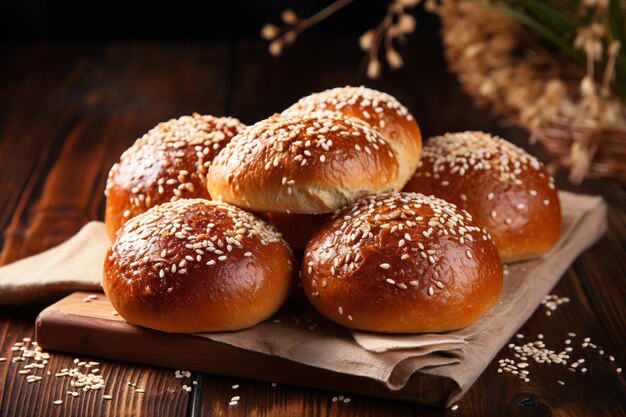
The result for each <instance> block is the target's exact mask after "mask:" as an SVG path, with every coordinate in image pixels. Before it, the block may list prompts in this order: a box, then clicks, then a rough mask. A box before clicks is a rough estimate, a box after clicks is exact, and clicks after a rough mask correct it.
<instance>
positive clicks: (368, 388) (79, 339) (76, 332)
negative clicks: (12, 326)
mask: <svg viewBox="0 0 626 417" xmlns="http://www.w3.org/2000/svg"><path fill="white" fill-rule="evenodd" d="M85 294H89V293H85V292H78V293H74V294H71V295H69V296H68V297H66V298H64V299H62V300H60V301H58V302H57V303H55V304H53V305H51V306H49V307H48V308H46V309H45V310H43V311H42V312H41V313H40V314H39V316H38V317H37V320H36V325H35V338H36V340H37V342H38V343H39V344H40V346H41V347H42V348H43V349H45V350H49V351H62V352H68V353H73V354H77V355H88V356H89V357H101V358H108V359H114V360H119V361H123V362H130V363H140V364H145V365H151V366H159V367H165V368H171V369H186V370H191V371H197V372H203V373H208V374H214V375H220V376H226V377H230V378H242V379H250V380H255V381H261V382H276V383H279V384H284V385H295V386H299V387H303V388H314V389H320V390H324V391H333V392H341V393H348V392H349V393H354V394H357V395H364V396H371V397H377V398H384V399H389V400H395V401H404V402H411V403H419V404H425V405H432V406H440V407H443V406H445V403H446V400H447V398H448V396H449V395H450V393H451V392H452V391H453V390H454V389H456V388H457V386H456V383H455V382H454V381H453V380H451V379H449V378H444V377H440V376H436V375H429V374H425V373H415V374H414V375H413V376H412V377H411V379H410V380H409V382H408V383H407V384H406V386H405V388H403V389H401V390H398V391H393V390H390V389H388V388H387V387H385V386H384V385H383V384H381V383H379V382H378V381H375V380H372V379H369V378H365V377H359V376H354V375H346V374H341V373H336V372H333V371H331V370H325V369H320V368H315V367H312V366H309V365H304V364H300V363H297V362H294V361H291V360H288V359H284V358H280V357H276V356H271V355H266V354H263V353H258V352H251V351H247V350H245V349H240V348H237V347H235V346H231V345H227V344H224V343H220V342H215V341H212V340H209V339H205V338H201V337H197V336H193V335H185V334H172V333H164V332H159V331H156V330H150V329H145V328H141V327H137V326H133V325H131V324H128V323H126V322H124V321H121V320H112V319H110V318H99V317H94V316H78V315H76V314H72V313H68V312H65V311H63V307H64V306H65V305H66V304H68V302H69V301H76V300H75V299H77V298H78V297H80V299H82V298H83V297H84V296H85ZM72 298H74V300H72ZM118 341H119V342H120V343H116V342H118ZM144 346H150V347H151V349H149V350H145V349H143V347H144ZM129 347H130V348H129ZM173 351H177V352H178V353H179V354H178V355H171V352H173ZM242 364H245V365H243V366H242ZM270 373H271V374H272V377H271V378H268V377H267V375H268V374H270Z"/></svg>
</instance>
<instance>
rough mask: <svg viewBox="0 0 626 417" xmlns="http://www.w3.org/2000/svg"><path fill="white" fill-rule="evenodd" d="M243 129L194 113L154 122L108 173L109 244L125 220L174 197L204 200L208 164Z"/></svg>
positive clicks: (228, 119)
mask: <svg viewBox="0 0 626 417" xmlns="http://www.w3.org/2000/svg"><path fill="white" fill-rule="evenodd" d="M243 128H244V125H243V124H242V123H241V122H239V120H237V119H234V118H231V117H213V116H202V115H199V114H193V115H192V116H183V117H181V118H179V119H172V120H170V121H167V122H164V123H159V124H158V125H157V126H156V127H155V128H154V129H152V130H150V131H149V132H148V133H146V134H145V135H143V137H141V138H139V139H138V140H137V141H136V142H135V144H134V145H133V146H131V147H130V148H129V149H128V150H127V151H126V152H124V153H123V154H122V157H121V158H120V161H119V162H118V163H116V164H115V165H113V168H111V171H110V172H109V178H108V181H107V186H106V191H105V195H106V197H107V201H106V210H105V224H106V228H107V232H108V234H109V237H110V238H111V240H113V239H114V238H115V233H116V232H117V230H119V228H120V227H121V226H122V225H123V224H124V223H125V222H126V221H127V220H128V219H130V218H132V217H135V216H136V215H138V214H140V213H143V212H145V211H146V210H148V209H149V208H151V207H154V206H156V205H158V204H161V203H165V202H168V201H176V200H178V199H179V198H206V199H209V198H210V196H209V193H208V191H207V189H206V173H207V171H208V168H209V166H210V164H211V161H212V160H213V158H214V157H215V155H217V154H218V152H219V151H220V150H221V149H222V148H223V147H224V146H226V144H227V143H228V142H229V141H230V139H231V138H232V137H233V136H234V135H236V134H237V133H238V132H239V131H241V130H242V129H243Z"/></svg>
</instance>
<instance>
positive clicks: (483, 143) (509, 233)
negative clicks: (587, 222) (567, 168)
mask: <svg viewBox="0 0 626 417" xmlns="http://www.w3.org/2000/svg"><path fill="white" fill-rule="evenodd" d="M405 191H412V192H420V193H422V194H427V195H430V194H432V195H435V196H436V197H439V198H443V199H444V200H447V201H449V202H451V203H454V204H456V205H457V206H459V207H460V208H463V209H465V210H467V211H468V212H470V213H471V214H472V216H474V219H475V220H476V221H477V222H478V223H479V224H481V225H483V226H484V227H485V228H486V229H487V231H488V232H489V234H490V235H491V237H492V238H493V240H494V241H495V242H496V246H497V247H498V251H499V252H500V257H501V258H502V261H503V262H514V261H519V260H523V259H529V258H533V257H536V256H539V255H541V254H543V253H545V252H547V251H548V250H549V249H550V248H551V247H552V246H553V245H554V244H555V243H556V241H557V240H558V238H559V235H560V231H561V207H560V204H559V198H558V193H557V190H556V188H555V186H554V180H553V179H552V177H550V175H549V174H548V172H547V171H546V170H545V168H544V167H543V165H542V164H541V162H539V161H538V160H537V159H536V158H534V157H533V156H531V155H529V154H528V153H527V152H525V151H524V150H523V149H520V148H518V147H517V146H515V145H513V144H511V143H509V142H507V141H505V140H504V139H501V138H499V137H497V136H492V135H489V134H487V133H483V132H460V133H448V134H446V135H444V136H438V137H434V138H431V139H429V141H428V142H427V144H426V145H425V146H424V150H423V157H422V160H421V162H420V167H419V168H418V169H417V171H416V172H415V175H414V177H413V178H412V179H411V181H410V182H409V183H408V184H407V186H406V188H405Z"/></svg>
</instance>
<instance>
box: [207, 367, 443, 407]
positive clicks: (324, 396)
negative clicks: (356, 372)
mask: <svg viewBox="0 0 626 417" xmlns="http://www.w3.org/2000/svg"><path fill="white" fill-rule="evenodd" d="M233 387H237V388H233ZM202 396H203V398H204V399H205V400H204V401H202V403H201V409H200V412H199V414H198V415H200V416H221V415H231V416H257V415H258V416H302V417H309V416H311V417H314V416H345V417H348V416H398V417H403V416H407V417H408V416H412V415H413V412H412V409H411V406H410V405H408V404H406V403H401V402H393V401H385V400H377V399H373V398H369V397H362V396H358V395H351V394H346V393H345V392H327V391H317V390H305V389H302V388H296V387H292V386H284V385H281V384H272V383H269V382H267V383H266V382H254V381H247V380H240V379H233V378H223V377H216V376H211V377H210V378H206V377H205V381H204V383H203V386H202ZM236 397H240V398H239V399H238V400H237V398H236ZM339 398H341V399H342V400H339ZM346 398H348V399H349V400H347V401H349V402H347V403H346V402H345V401H346ZM233 399H235V400H237V403H236V404H232V405H231V401H232V400H233ZM333 399H334V400H335V401H333ZM420 410H423V412H422V413H421V414H420V416H424V417H428V416H435V415H439V414H440V413H441V410H438V409H435V408H429V407H421V408H420Z"/></svg>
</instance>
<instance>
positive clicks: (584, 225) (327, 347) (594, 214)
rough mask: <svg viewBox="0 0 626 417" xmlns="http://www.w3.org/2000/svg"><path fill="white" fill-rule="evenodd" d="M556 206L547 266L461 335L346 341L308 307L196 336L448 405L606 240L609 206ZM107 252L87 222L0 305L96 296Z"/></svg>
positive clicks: (513, 278) (512, 277)
mask: <svg viewBox="0 0 626 417" xmlns="http://www.w3.org/2000/svg"><path fill="white" fill-rule="evenodd" d="M559 196H560V199H561V207H562V210H563V228H562V235H561V238H560V240H559V242H558V243H557V245H555V247H554V248H553V249H552V251H551V252H550V253H549V254H547V255H545V256H544V257H541V258H538V259H534V260H531V261H527V262H522V263H516V264H513V265H510V266H509V267H508V268H507V273H506V274H505V277H504V287H503V291H502V295H501V296H500V299H499V300H498V302H497V304H496V306H495V307H494V308H493V309H492V310H491V311H490V312H489V313H487V314H486V315H485V316H483V317H482V318H481V319H479V320H478V321H477V322H475V323H473V324H472V325H470V326H468V327H466V328H465V329H462V330H459V331H454V332H448V333H442V334H435V333H430V334H422V335H383V334H373V333H366V332H356V331H355V332H351V331H349V330H348V329H345V328H342V327H340V326H337V325H335V324H333V323H331V322H329V321H328V320H326V319H324V318H323V317H321V316H319V315H318V314H316V313H315V312H313V311H311V308H310V307H307V306H306V303H295V304H299V305H300V306H301V308H302V309H304V310H306V309H307V308H308V309H309V310H308V311H307V312H306V313H305V314H303V313H302V310H300V311H299V310H298V309H295V310H294V311H289V309H287V310H283V311H281V312H280V313H279V315H277V316H276V317H274V318H273V319H271V320H268V321H266V322H264V323H261V324H259V325H257V326H255V327H253V328H251V329H246V330H242V331H238V332H226V333H204V334H198V335H197V336H198V337H205V338H208V339H211V340H213V341H217V342H221V343H225V344H229V345H232V346H236V347H238V348H242V349H247V350H250V351H255V352H259V353H263V354H267V355H274V356H278V357H281V358H284V359H288V360H291V361H294V362H298V363H302V364H306V365H310V366H314V367H317V368H322V369H326V370H330V371H333V372H337V373H343V374H350V375H355V376H360V377H364V378H368V379H371V380H374V381H377V382H379V383H380V384H382V385H384V386H386V387H387V388H388V389H390V390H407V392H410V393H411V395H413V397H412V398H411V400H413V401H415V402H420V403H427V404H438V405H443V404H446V405H450V404H452V403H454V402H456V401H458V399H459V398H460V397H461V396H462V395H463V394H464V393H465V392H466V391H467V390H468V389H469V388H470V386H471V385H472V384H473V382H474V381H475V380H476V379H477V378H478V377H479V376H480V374H481V373H482V372H483V370H484V369H485V368H486V367H487V365H488V364H489V363H490V362H491V360H492V359H493V358H494V357H495V355H496V354H497V352H498V351H499V350H500V349H501V348H502V347H503V346H504V344H505V343H507V341H508V340H509V339H510V338H511V336H512V335H513V334H514V333H515V332H516V331H517V329H518V328H519V327H520V326H522V325H523V323H524V322H525V321H526V320H527V319H528V317H530V315H531V314H532V313H533V311H534V310H535V309H536V308H537V306H538V305H539V304H540V303H541V301H542V299H543V298H544V296H545V295H546V294H548V293H549V291H550V290H551V289H552V287H553V286H554V285H555V284H556V283H557V282H558V280H559V278H560V277H561V275H562V274H563V273H564V272H565V270H566V269H567V268H568V267H569V265H570V264H571V263H572V262H573V261H574V260H575V259H576V257H577V256H578V255H579V254H580V253H581V252H582V251H584V250H585V249H586V248H587V247H589V246H591V245H592V244H593V243H594V242H595V241H596V240H598V239H599V238H600V236H602V235H603V233H604V231H605V230H606V204H605V203H604V202H603V201H602V199H601V198H598V197H590V196H584V195H576V194H572V193H567V192H560V193H559ZM109 244H110V243H109V240H108V237H107V235H106V232H105V229H104V226H103V225H102V223H98V222H91V223H89V224H87V225H86V226H85V227H83V229H81V231H80V232H79V233H78V234H77V235H75V236H74V237H72V238H71V239H70V240H68V241H67V242H65V243H63V244H62V245H60V246H58V247H56V248H53V249H50V250H49V251H47V252H44V253H42V254H39V255H35V256H33V257H30V258H26V259H24V260H21V261H18V262H16V263H14V264H10V265H7V266H4V267H0V304H9V303H17V302H24V301H29V300H33V299H36V298H38V297H41V296H44V295H49V294H51V293H53V292H57V291H70V290H96V289H100V280H101V276H102V265H103V262H104V256H105V254H106V250H107V248H108V246H109ZM302 306H305V307H302ZM419 374H423V375H434V376H438V377H441V378H446V379H447V380H449V381H451V383H450V384H447V385H448V386H449V389H448V391H447V392H446V393H445V396H444V398H443V399H441V398H437V399H433V398H432V396H431V397H429V393H428V392H429V387H425V386H422V385H418V386H416V387H413V386H410V384H411V383H412V382H414V381H413V379H412V376H415V375H419ZM268 378H271V375H268Z"/></svg>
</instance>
